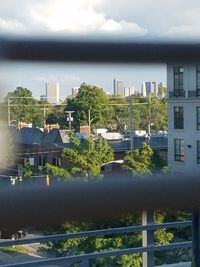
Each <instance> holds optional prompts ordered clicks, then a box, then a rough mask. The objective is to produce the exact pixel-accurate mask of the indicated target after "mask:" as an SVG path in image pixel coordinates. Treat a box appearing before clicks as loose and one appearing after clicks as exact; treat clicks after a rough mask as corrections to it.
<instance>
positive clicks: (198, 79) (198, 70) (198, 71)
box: [196, 65, 200, 90]
mask: <svg viewBox="0 0 200 267" xmlns="http://www.w3.org/2000/svg"><path fill="white" fill-rule="evenodd" d="M196 83H197V90H199V89H200V65H197V68H196Z"/></svg>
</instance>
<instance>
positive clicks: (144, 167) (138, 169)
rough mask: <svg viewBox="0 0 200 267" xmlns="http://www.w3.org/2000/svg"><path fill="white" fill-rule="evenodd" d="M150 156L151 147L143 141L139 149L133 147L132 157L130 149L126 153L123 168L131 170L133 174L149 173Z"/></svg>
mask: <svg viewBox="0 0 200 267" xmlns="http://www.w3.org/2000/svg"><path fill="white" fill-rule="evenodd" d="M152 156H153V150H152V148H151V147H150V146H149V145H148V144H147V143H146V142H144V143H143V147H142V149H141V151H139V149H135V151H134V154H133V157H132V156H131V153H130V151H129V152H127V153H126V156H125V158H124V168H125V169H127V170H129V171H132V173H133V176H138V175H139V176H141V175H149V174H151V171H152V169H153V165H152Z"/></svg>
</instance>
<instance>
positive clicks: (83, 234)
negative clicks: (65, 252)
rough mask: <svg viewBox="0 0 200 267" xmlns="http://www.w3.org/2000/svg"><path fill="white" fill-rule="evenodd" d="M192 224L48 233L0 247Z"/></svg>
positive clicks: (183, 222)
mask: <svg viewBox="0 0 200 267" xmlns="http://www.w3.org/2000/svg"><path fill="white" fill-rule="evenodd" d="M187 226H192V221H181V222H171V223H162V224H148V225H139V226H130V227H120V228H113V229H102V230H93V231H83V232H78V233H69V234H58V235H48V236H44V237H36V238H23V239H17V240H12V241H10V240H8V241H7V240H6V241H0V247H4V246H11V245H20V244H23V245H24V244H32V243H42V242H49V241H51V242H53V241H58V240H63V239H71V238H80V237H93V236H95V237H96V236H105V235H112V234H124V233H135V232H141V231H145V230H149V231H150V230H158V229H163V228H177V227H187Z"/></svg>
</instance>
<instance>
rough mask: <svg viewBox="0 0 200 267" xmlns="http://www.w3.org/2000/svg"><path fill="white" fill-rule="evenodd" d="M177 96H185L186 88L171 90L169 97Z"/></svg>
mask: <svg viewBox="0 0 200 267" xmlns="http://www.w3.org/2000/svg"><path fill="white" fill-rule="evenodd" d="M177 97H182V98H185V91H184V90H174V91H169V98H177Z"/></svg>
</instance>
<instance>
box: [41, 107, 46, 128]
mask: <svg viewBox="0 0 200 267" xmlns="http://www.w3.org/2000/svg"><path fill="white" fill-rule="evenodd" d="M42 109H43V129H44V130H45V127H46V109H47V107H43V108H42Z"/></svg>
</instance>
